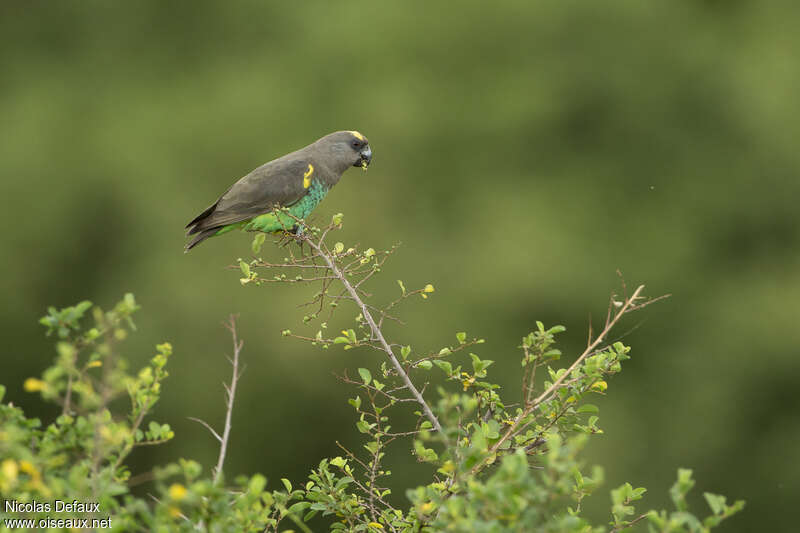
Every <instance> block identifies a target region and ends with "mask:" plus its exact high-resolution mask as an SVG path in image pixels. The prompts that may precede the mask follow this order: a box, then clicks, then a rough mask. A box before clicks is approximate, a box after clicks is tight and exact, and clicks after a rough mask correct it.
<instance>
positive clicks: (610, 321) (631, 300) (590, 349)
mask: <svg viewBox="0 0 800 533" xmlns="http://www.w3.org/2000/svg"><path fill="white" fill-rule="evenodd" d="M643 290H644V285H639V287H638V288H637V289H636V290H635V291H634V293H633V294H632V295H631V296H630V297H628V298H626V299H625V301H624V302H623V303H622V304H621V305H620V306H619V307H618V309H617V311H616V312H614V313H613V314H612V312H611V309H612V305H611V304H609V309H608V315H607V318H606V324H605V327H604V328H603V331H602V332H600V334H599V335H598V336H597V337H595V339H594V340H591V337H589V342H588V343H587V346H586V349H585V350H584V351H583V353H582V354H581V355H580V356H578V358H577V359H576V360H575V362H574V363H572V364H571V365H570V366H569V368H567V370H566V372H563V373H562V374H561V377H559V378H558V379H557V380H555V381H554V382H553V383H552V384H551V385H550V386H549V387H548V388H547V390H545V391H544V392H543V393H541V394H540V395H539V396H537V397H536V399H534V400H533V402H531V404H530V406H528V407H526V408H525V409H523V410H522V411H521V412H520V413H519V414H518V415H517V417H516V418H514V421H513V422H512V424H511V426H509V428H508V429H507V430H506V432H505V433H503V436H502V437H500V440H498V441H497V442H496V443H495V444H494V445H493V446H492V447H491V448H490V449H489V453H487V454H486V457H484V459H483V460H481V461H480V462H479V463H478V464H476V465H475V466H474V467H472V470H471V473H472V474H475V473H477V472H479V471H480V470H481V469H482V468H483V467H484V465H485V464H486V461H487V460H488V459H489V458H490V457H492V456H493V455H494V454H496V453H497V450H499V449H500V447H501V446H502V445H503V444H504V443H505V442H506V441H507V440H508V439H509V438H510V437H511V436H512V435H514V434H515V433H516V431H517V429H518V428H519V426H520V424H521V423H522V421H523V420H524V419H525V418H526V417H527V416H528V415H530V414H531V413H532V412H533V411H534V410H535V409H536V408H537V407H539V405H541V403H542V402H544V401H545V400H547V399H548V398H549V397H550V396H552V395H553V394H555V393H556V391H557V390H558V388H559V387H560V386H561V385H562V384H563V383H564V381H565V380H566V379H567V378H568V377H569V375H570V374H572V372H573V371H574V370H575V369H576V368H578V366H579V365H580V364H581V363H582V362H583V361H584V360H585V359H586V358H587V357H589V356H590V355H592V354H593V353H594V352H595V349H596V348H597V346H598V345H599V344H600V343H601V342H603V340H604V339H605V338H606V337H607V336H608V334H609V333H610V332H611V330H612V329H613V328H614V326H615V325H616V324H617V322H619V319H620V318H622V315H624V314H625V313H627V312H628V311H633V310H635V309H639V308H641V307H644V306H645V305H647V304H649V303H652V301H646V302H644V303H643V304H637V303H636V301H637V300H639V299H641V293H642V291H643ZM612 303H616V302H613V299H612Z"/></svg>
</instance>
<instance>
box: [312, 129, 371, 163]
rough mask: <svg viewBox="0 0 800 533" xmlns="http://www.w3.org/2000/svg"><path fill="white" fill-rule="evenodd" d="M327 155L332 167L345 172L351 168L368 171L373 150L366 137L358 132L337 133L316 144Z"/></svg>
mask: <svg viewBox="0 0 800 533" xmlns="http://www.w3.org/2000/svg"><path fill="white" fill-rule="evenodd" d="M315 144H316V145H317V147H318V149H319V150H320V151H322V152H323V153H325V154H326V156H327V157H328V158H329V160H330V161H331V163H332V165H331V166H332V167H333V168H335V169H336V170H337V171H339V172H344V171H345V170H347V169H348V168H350V167H361V168H363V169H364V170H367V167H368V166H369V164H370V162H372V148H370V146H369V141H368V140H367V138H366V137H364V135H362V134H360V133H359V132H357V131H337V132H334V133H331V134H330V135H326V136H325V137H323V138H321V139H320V140H318V141H317V142H316V143H315Z"/></svg>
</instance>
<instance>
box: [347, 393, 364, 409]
mask: <svg viewBox="0 0 800 533" xmlns="http://www.w3.org/2000/svg"><path fill="white" fill-rule="evenodd" d="M347 402H348V403H349V404H350V405H352V406H353V407H355V408H356V411H358V410H359V409H361V396H356V397H355V398H351V399H349V400H347Z"/></svg>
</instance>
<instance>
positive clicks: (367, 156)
mask: <svg viewBox="0 0 800 533" xmlns="http://www.w3.org/2000/svg"><path fill="white" fill-rule="evenodd" d="M360 155H361V159H359V161H358V162H357V163H356V164H355V165H353V166H354V167H361V168H363V169H364V171H365V172H366V170H367V167H368V166H369V164H370V162H372V148H370V147H369V145H367V146H365V147H364V149H363V150H361V154H360Z"/></svg>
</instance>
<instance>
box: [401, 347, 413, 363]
mask: <svg viewBox="0 0 800 533" xmlns="http://www.w3.org/2000/svg"><path fill="white" fill-rule="evenodd" d="M409 355H411V346H403V347H402V348H400V356H401V357H402V358H403V361H405V360H406V359H408V356H409Z"/></svg>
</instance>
